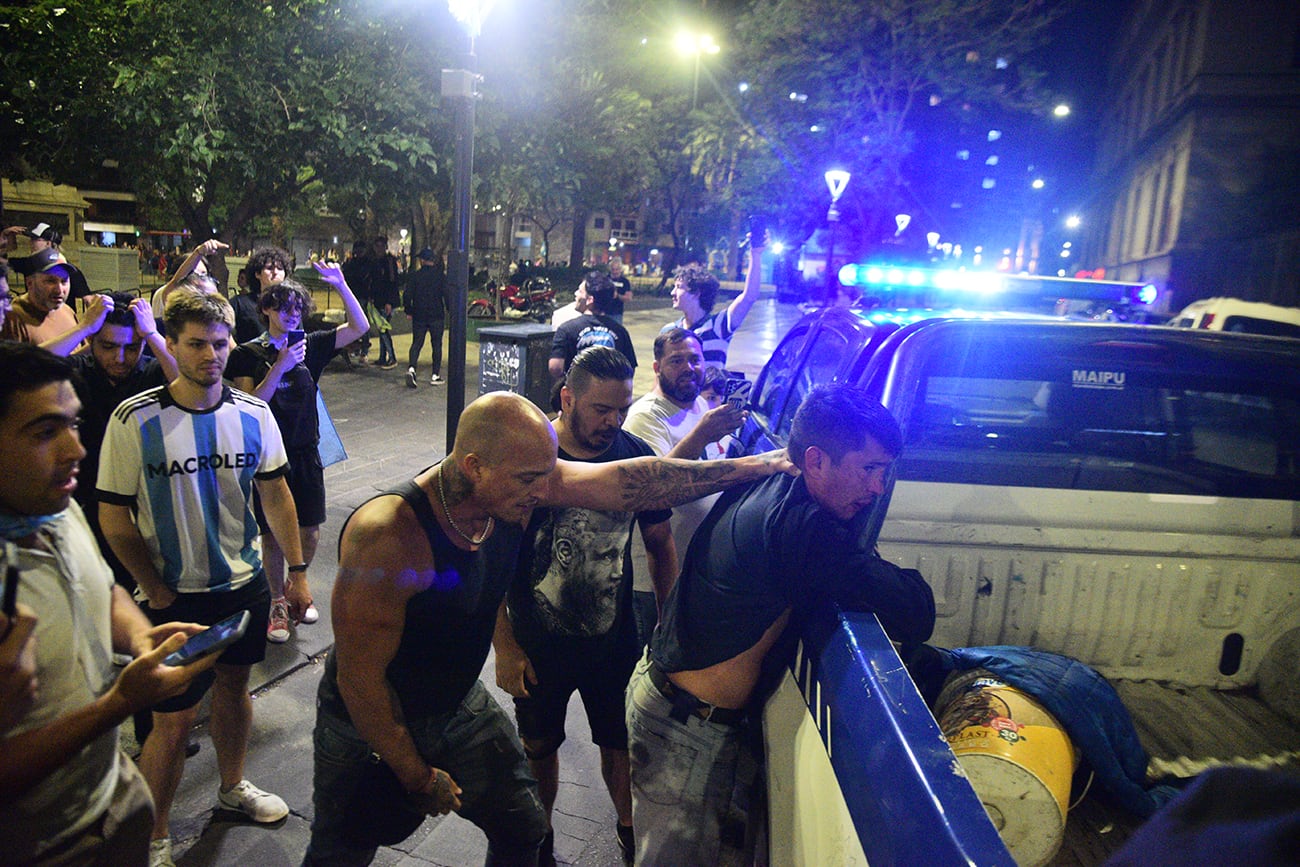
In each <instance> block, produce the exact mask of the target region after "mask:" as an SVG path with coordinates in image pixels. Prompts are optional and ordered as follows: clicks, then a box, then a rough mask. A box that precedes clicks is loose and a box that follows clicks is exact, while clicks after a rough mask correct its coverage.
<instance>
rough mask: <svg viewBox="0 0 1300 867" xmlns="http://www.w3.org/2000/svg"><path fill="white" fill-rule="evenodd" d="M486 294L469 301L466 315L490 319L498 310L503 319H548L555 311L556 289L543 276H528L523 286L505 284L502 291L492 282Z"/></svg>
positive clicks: (544, 320) (543, 320) (541, 320)
mask: <svg viewBox="0 0 1300 867" xmlns="http://www.w3.org/2000/svg"><path fill="white" fill-rule="evenodd" d="M487 293H488V297H486V298H475V299H474V300H473V301H470V302H469V309H468V310H467V311H466V315H468V316H469V317H470V318H473V319H491V318H493V317H495V316H496V315H497V311H498V310H500V312H501V318H502V319H532V320H535V321H537V322H550V321H551V314H552V313H554V312H555V289H554V288H553V287H552V286H551V281H550V280H547V279H546V278H545V277H529V278H528V279H527V280H525V281H524V282H523V285H522V286H518V285H515V284H513V283H507V284H506V287H505V289H504V290H502V289H499V288H498V287H497V284H496V283H495V282H492V283H489V284H488V287H487Z"/></svg>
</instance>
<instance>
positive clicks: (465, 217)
mask: <svg viewBox="0 0 1300 867" xmlns="http://www.w3.org/2000/svg"><path fill="white" fill-rule="evenodd" d="M495 2H496V0H447V7H448V8H449V9H450V10H451V15H452V17H453V18H455V19H456V20H457V21H459V22H460V24H461V26H463V27H464V28H465V34H466V35H467V36H468V37H469V51H468V52H467V53H466V54H465V58H464V65H463V67H462V68H461V69H444V70H443V71H442V96H443V99H444V100H446V104H448V105H450V106H452V107H453V108H454V110H455V117H456V123H455V133H456V152H455V162H454V165H455V169H456V171H455V184H454V196H453V198H452V227H453V230H452V249H451V256H450V257H449V259H450V261H449V263H448V264H449V265H450V266H451V267H450V269H449V271H450V273H449V275H448V276H449V277H450V278H451V279H450V280H449V281H448V285H449V288H450V289H451V292H450V297H449V298H448V306H449V308H450V312H451V317H450V320H451V321H450V322H449V323H448V325H449V327H448V329H447V442H446V448H447V451H449V452H450V451H451V448H452V445H453V444H454V443H455V441H456V425H457V423H458V422H459V421H460V414H461V411H462V410H464V408H465V344H466V341H467V339H468V334H467V326H466V322H465V311H466V308H467V306H468V304H469V241H470V224H471V223H472V222H473V220H474V207H473V204H472V203H471V201H470V186H471V185H472V184H473V180H474V85H475V83H476V82H477V80H478V75H477V73H476V72H475V67H476V66H477V65H478V64H477V60H476V58H475V56H474V40H475V39H477V38H478V36H479V34H480V33H482V32H483V19H484V18H486V17H487V15H488V13H489V12H490V11H491V10H492V6H493V5H494V3H495Z"/></svg>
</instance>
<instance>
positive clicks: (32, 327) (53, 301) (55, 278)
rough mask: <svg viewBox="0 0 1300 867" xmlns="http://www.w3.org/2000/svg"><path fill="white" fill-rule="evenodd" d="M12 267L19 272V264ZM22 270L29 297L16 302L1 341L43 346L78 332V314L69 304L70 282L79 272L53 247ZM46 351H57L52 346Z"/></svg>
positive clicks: (34, 256)
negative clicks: (72, 332)
mask: <svg viewBox="0 0 1300 867" xmlns="http://www.w3.org/2000/svg"><path fill="white" fill-rule="evenodd" d="M11 264H13V265H14V266H15V270H16V269H17V265H18V263H17V261H15V262H13V263H11ZM23 267H24V268H25V269H26V270H25V275H26V282H27V294H26V295H24V296H23V297H21V298H19V299H18V300H16V301H14V302H13V308H12V309H11V310H10V311H9V315H8V316H7V317H5V320H4V327H3V330H2V331H0V337H3V338H5V339H6V340H17V341H19V342H22V343H35V344H37V345H38V346H40V345H43V344H45V343H47V342H49V341H52V340H54V339H56V338H59V337H63V336H64V335H66V334H67V333H68V332H70V331H73V330H75V329H76V328H77V326H78V322H77V314H75V313H73V312H72V308H71V307H69V306H68V304H67V300H68V292H69V291H70V283H69V281H70V280H71V278H72V274H73V272H74V271H75V270H76V269H75V268H73V267H72V266H71V265H69V264H68V260H67V259H65V258H63V254H62V253H60V252H59V251H58V250H56V249H55V248H53V247H48V248H46V249H44V250H41V251H40V252H39V253H34V254H32V255H31V256H29V257H27V259H26V260H25V264H24V265H23ZM46 348H47V349H51V351H56V350H55V347H53V346H47V347H46ZM61 354H66V352H65V353H61Z"/></svg>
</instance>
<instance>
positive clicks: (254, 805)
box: [217, 780, 289, 823]
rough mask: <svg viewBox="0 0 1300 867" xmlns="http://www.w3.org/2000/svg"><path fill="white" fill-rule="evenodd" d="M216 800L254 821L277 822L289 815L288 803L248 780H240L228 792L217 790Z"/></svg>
mask: <svg viewBox="0 0 1300 867" xmlns="http://www.w3.org/2000/svg"><path fill="white" fill-rule="evenodd" d="M217 800H218V801H220V802H221V806H223V807H225V808H226V809H229V810H238V811H239V812H241V813H243V814H244V815H246V816H248V817H249V818H250V819H252V820H253V821H254V822H262V823H267V822H278V821H280V820H281V819H283V818H284V817H285V816H287V815H289V805H288V804H286V803H285V802H284V800H283V799H282V798H281V797H280V796H279V795H272V794H271V793H270V792H263V791H262V790H261V789H259V788H258V787H257V786H254V785H253V784H252V783H250V782H249V781H248V780H240V781H239V783H238V784H237V785H236V786H235V787H234V788H233V789H231V790H230V791H229V792H218V793H217Z"/></svg>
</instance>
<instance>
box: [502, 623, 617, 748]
mask: <svg viewBox="0 0 1300 867" xmlns="http://www.w3.org/2000/svg"><path fill="white" fill-rule="evenodd" d="M533 650H534V651H536V652H533V651H529V653H528V659H529V660H530V661H531V662H532V664H533V670H534V671H535V672H536V673H537V683H535V684H531V683H530V684H528V697H527V698H516V699H515V721H516V723H517V724H518V725H519V736H520V737H521V738H523V739H525V741H534V742H537V741H540V742H541V743H540V744H536V745H537V746H539V747H540V749H538V750H536V751H535V752H534V751H530V750H529V749H528V746H527V743H525V746H524V752H525V753H527V754H528V758H530V759H544V758H546V757H547V756H549V755H551V754H552V753H554V752H555V751H556V750H558V749H559V748H560V744H562V743H564V718H565V714H566V711H567V710H568V707H569V698H570V697H571V696H572V695H573V693H574V691H575V690H577V692H578V694H579V695H581V696H582V705H583V707H584V708H585V709H586V711H587V722H588V724H589V725H590V726H591V740H592V742H593V743H595V744H596V746H598V747H605V748H606V749H612V750H626V749H627V716H626V712H625V710H624V701H623V695H624V692H625V691H626V690H627V682H628V680H630V679H631V677H632V669H633V668H635V667H636V663H637V660H638V659H639V658H640V650H639V648H637V647H636V645H635V644H634V643H632V642H627V641H622V642H618V643H617V644H615V643H614V642H612V641H611V640H610V637H609V636H600V637H598V638H556V637H552V638H550V639H548V640H547V641H546V642H545V643H544V644H541V646H540V647H535V648H533Z"/></svg>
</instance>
